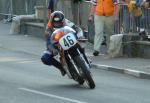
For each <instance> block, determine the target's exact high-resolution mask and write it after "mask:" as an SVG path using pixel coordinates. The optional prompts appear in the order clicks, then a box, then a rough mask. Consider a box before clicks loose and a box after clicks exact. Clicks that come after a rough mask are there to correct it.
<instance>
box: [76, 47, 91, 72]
mask: <svg viewBox="0 0 150 103" xmlns="http://www.w3.org/2000/svg"><path fill="white" fill-rule="evenodd" d="M81 49H82V50H81ZM81 49H80V50H79V49H78V48H77V51H78V53H79V55H80V57H81V58H82V60H83V61H84V62H85V65H86V67H87V68H88V70H89V71H90V68H91V64H90V62H89V60H88V59H87V57H86V55H85V52H84V48H81Z"/></svg>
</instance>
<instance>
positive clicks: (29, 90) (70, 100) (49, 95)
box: [18, 88, 87, 103]
mask: <svg viewBox="0 0 150 103" xmlns="http://www.w3.org/2000/svg"><path fill="white" fill-rule="evenodd" d="M18 89H20V90H23V91H27V92H31V93H35V94H40V95H44V96H48V97H52V98H57V99H61V100H65V101H69V102H73V103H87V102H82V101H78V100H74V99H70V98H65V97H61V96H57V95H53V94H48V93H44V92H40V91H37V90H32V89H28V88H18Z"/></svg>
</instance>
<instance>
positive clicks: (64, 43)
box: [59, 33, 77, 50]
mask: <svg viewBox="0 0 150 103" xmlns="http://www.w3.org/2000/svg"><path fill="white" fill-rule="evenodd" d="M76 43H77V39H76V38H75V36H74V34H73V33H68V34H66V35H64V36H63V37H62V38H61V39H60V40H59V44H60V45H61V47H62V48H63V49H64V50H68V49H69V48H71V47H72V46H74V45H75V44H76Z"/></svg>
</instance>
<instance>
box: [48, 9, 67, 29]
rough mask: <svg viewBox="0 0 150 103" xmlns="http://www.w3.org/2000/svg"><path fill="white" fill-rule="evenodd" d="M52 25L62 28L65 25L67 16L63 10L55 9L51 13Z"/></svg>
mask: <svg viewBox="0 0 150 103" xmlns="http://www.w3.org/2000/svg"><path fill="white" fill-rule="evenodd" d="M50 20H51V25H52V27H53V28H61V27H63V26H64V21H65V17H64V14H63V12H61V11H54V12H53V13H52V14H51V15H50Z"/></svg>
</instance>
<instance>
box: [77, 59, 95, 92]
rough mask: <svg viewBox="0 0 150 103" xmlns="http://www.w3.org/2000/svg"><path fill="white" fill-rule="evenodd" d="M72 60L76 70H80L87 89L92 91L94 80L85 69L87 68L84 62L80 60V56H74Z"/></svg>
mask: <svg viewBox="0 0 150 103" xmlns="http://www.w3.org/2000/svg"><path fill="white" fill-rule="evenodd" d="M74 59H75V63H76V65H77V66H78V68H80V69H81V70H82V72H83V77H84V78H85V80H86V81H87V83H88V85H89V87H90V88H91V89H94V88H95V83H94V80H93V78H92V76H91V72H90V71H89V70H88V69H87V66H86V64H85V62H84V61H83V60H82V58H81V57H80V56H76V57H75V58H74Z"/></svg>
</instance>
